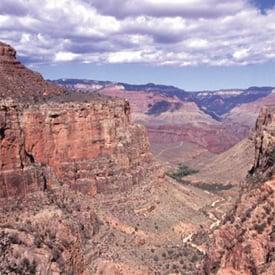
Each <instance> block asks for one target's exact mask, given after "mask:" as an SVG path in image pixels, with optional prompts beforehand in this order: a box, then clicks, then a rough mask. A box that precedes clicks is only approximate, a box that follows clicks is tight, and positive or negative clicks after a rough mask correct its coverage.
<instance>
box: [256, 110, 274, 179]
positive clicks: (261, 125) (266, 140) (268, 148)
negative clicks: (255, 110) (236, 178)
mask: <svg viewBox="0 0 275 275" xmlns="http://www.w3.org/2000/svg"><path fill="white" fill-rule="evenodd" d="M255 149H256V152H255V160H254V166H253V168H252V170H251V173H252V174H257V175H258V176H259V177H260V178H266V177H270V176H272V175H273V174H274V164H275V106H267V107H264V108H262V110H261V112H260V115H259V117H258V119H257V122H256V128H255Z"/></svg>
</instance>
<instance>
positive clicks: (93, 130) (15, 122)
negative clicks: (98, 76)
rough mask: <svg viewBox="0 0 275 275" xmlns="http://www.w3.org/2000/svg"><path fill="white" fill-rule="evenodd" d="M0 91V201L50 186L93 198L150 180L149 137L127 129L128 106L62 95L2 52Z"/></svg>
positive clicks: (122, 102)
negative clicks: (74, 191)
mask: <svg viewBox="0 0 275 275" xmlns="http://www.w3.org/2000/svg"><path fill="white" fill-rule="evenodd" d="M1 58H2V59H1ZM6 60H8V62H6ZM18 66H19V67H20V68H19V69H18ZM10 77H11V78H13V77H14V78H15V82H14V83H13V82H12V81H10ZM19 82H20V83H21V84H22V85H21V86H19V84H18V83H19ZM0 83H4V85H3V86H2V87H1V89H0V94H1V98H2V99H1V100H0V150H1V155H0V167H1V170H0V197H7V196H15V195H19V194H26V193H29V192H32V191H34V190H37V189H45V188H47V186H48V185H53V184H55V183H63V184H69V185H70V186H71V187H72V188H73V189H77V190H80V191H83V192H85V193H92V194H94V193H96V192H105V191H107V190H108V192H110V191H111V190H124V189H126V188H128V187H129V186H131V185H132V184H136V183H139V182H141V180H142V179H143V178H144V177H148V176H149V175H150V173H151V169H153V168H152V167H153V166H154V164H153V162H152V156H151V153H150V152H149V143H148V139H147V135H146V132H145V129H144V127H142V126H139V125H133V124H131V122H130V117H129V116H130V109H129V103H128V102H127V101H125V100H122V99H110V98H107V97H103V96H97V95H85V94H83V93H82V94H80V93H79V94H78V93H74V92H69V93H67V92H64V91H62V90H60V89H59V88H58V87H55V86H54V85H51V84H48V83H46V82H45V81H44V80H43V79H42V78H41V76H38V75H36V74H34V73H33V72H31V71H30V70H28V69H26V68H25V67H24V66H22V65H21V64H20V63H19V62H18V61H16V59H15V51H14V50H13V49H12V48H11V47H9V46H7V45H3V44H0ZM11 85H16V87H15V90H13V91H14V92H15V93H13V94H10V90H9V87H11ZM36 85H38V86H36ZM30 87H32V88H30ZM39 87H40V88H41V90H40V89H39ZM34 88H36V89H37V92H35V90H34ZM45 93H46V94H48V95H50V96H47V97H45ZM56 94H57V95H56ZM30 98H31V99H30Z"/></svg>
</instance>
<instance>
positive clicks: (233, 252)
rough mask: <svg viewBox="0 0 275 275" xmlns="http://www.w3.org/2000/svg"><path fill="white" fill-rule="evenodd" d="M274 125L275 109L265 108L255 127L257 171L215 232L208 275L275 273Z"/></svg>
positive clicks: (207, 259) (206, 266)
mask: <svg viewBox="0 0 275 275" xmlns="http://www.w3.org/2000/svg"><path fill="white" fill-rule="evenodd" d="M274 126H275V108H274V107H265V108H264V109H263V110H262V111H261V113H260V115H259V118H258V120H257V124H256V128H255V140H254V142H255V151H256V154H255V162H254V165H253V168H252V169H251V173H250V175H249V177H248V180H247V183H246V184H245V185H244V186H243V190H242V194H241V196H240V198H239V200H238V201H237V203H236V205H235V207H234V209H233V210H232V211H231V212H230V213H229V214H228V215H227V218H226V219H225V221H224V224H223V225H222V226H221V227H220V228H219V229H218V230H216V231H215V232H214V236H213V238H212V242H211V243H210V246H209V250H208V253H207V257H206V260H205V264H204V273H205V274H224V275H226V274H249V275H250V274H266V275H267V274H274V273H275V254H274V248H275V246H274V240H275V239H274V238H275V228H274V224H275V212H274V203H275V180H274V168H275V158H273V152H274V151H275V139H274V137H275V135H274ZM268 178H269V179H270V178H271V180H268V181H265V180H267V179H268ZM272 178H273V179H272ZM263 181H265V182H263Z"/></svg>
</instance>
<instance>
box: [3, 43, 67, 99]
mask: <svg viewBox="0 0 275 275" xmlns="http://www.w3.org/2000/svg"><path fill="white" fill-rule="evenodd" d="M0 83H1V85H0V98H4V97H12V98H17V99H18V98H21V99H24V100H26V98H30V97H38V96H39V97H41V96H45V95H50V94H59V93H61V92H62V91H63V89H62V88H60V87H57V86H55V85H53V84H51V83H49V82H46V81H45V80H44V79H43V78H42V76H41V75H40V74H39V73H35V72H33V71H31V70H29V69H28V68H26V67H25V66H24V65H23V64H21V63H20V62H19V61H18V60H17V59H16V51H15V50H14V49H13V48H12V47H11V46H9V45H7V44H4V43H2V42H0Z"/></svg>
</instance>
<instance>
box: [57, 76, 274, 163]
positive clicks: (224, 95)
mask: <svg viewBox="0 0 275 275" xmlns="http://www.w3.org/2000/svg"><path fill="white" fill-rule="evenodd" d="M55 83H57V84H59V85H61V86H64V87H67V88H70V89H76V90H78V91H85V92H87V91H90V92H94V91H96V92H98V93H101V94H105V95H109V96H112V97H120V98H125V99H127V100H128V101H129V102H130V105H131V107H132V110H133V119H134V121H136V122H138V123H142V124H143V125H145V126H146V128H147V130H148V133H149V139H150V143H151V144H152V145H153V147H154V152H155V155H157V156H159V155H160V154H161V153H162V151H163V150H165V151H166V152H167V154H166V155H167V156H169V155H170V158H167V159H164V155H163V156H162V158H161V160H163V159H164V160H165V161H169V162H171V163H174V162H176V158H173V152H171V153H169V148H171V147H172V148H174V147H178V148H180V147H181V144H182V143H186V144H187V145H188V144H190V143H193V144H195V145H197V146H198V147H196V146H193V147H194V148H195V147H196V148H198V150H196V151H195V152H194V154H193V155H194V156H196V155H200V152H202V150H205V149H206V150H208V151H210V152H211V153H220V152H224V151H226V150H228V149H229V148H230V147H232V146H233V145H235V144H237V143H238V142H240V141H241V140H242V139H244V138H246V137H247V136H248V135H249V131H250V129H251V127H253V125H254V123H255V121H256V117H257V114H258V112H259V108H260V106H262V105H263V104H264V103H260V102H261V101H263V102H264V101H266V100H268V98H269V97H270V96H272V94H271V91H272V88H271V87H260V88H259V87H250V88H248V89H245V90H242V89H235V90H218V91H204V92H186V91H184V90H182V89H179V88H177V87H173V86H165V85H157V84H153V83H148V84H144V85H131V84H126V83H114V82H108V81H93V80H81V79H80V80H77V79H67V80H66V79H60V80H56V81H55ZM251 104H255V106H258V107H257V110H253V111H252V112H246V111H240V115H238V111H237V110H238V108H242V106H246V105H251ZM244 110H245V109H244ZM231 113H232V114H231ZM158 148H160V150H159V151H158V150H157V149H158ZM211 153H209V156H211ZM171 157H172V158H171ZM206 158H208V156H207V157H206ZM188 160H189V159H188V158H187V159H185V158H184V157H183V158H182V160H181V161H182V162H185V161H188ZM197 161H199V159H198V160H197Z"/></svg>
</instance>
